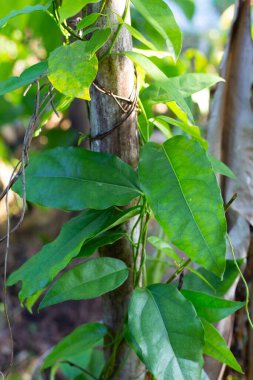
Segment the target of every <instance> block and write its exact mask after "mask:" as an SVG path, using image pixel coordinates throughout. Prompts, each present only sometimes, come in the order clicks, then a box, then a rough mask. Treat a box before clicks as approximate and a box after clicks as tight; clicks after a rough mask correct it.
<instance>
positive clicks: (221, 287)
mask: <svg viewBox="0 0 253 380" xmlns="http://www.w3.org/2000/svg"><path fill="white" fill-rule="evenodd" d="M237 262H238V265H239V266H241V264H242V263H243V260H238V261H237ZM197 271H198V272H199V273H200V274H201V275H202V276H204V277H205V279H206V280H207V281H208V282H209V283H210V284H211V285H212V287H213V288H214V290H212V289H211V288H210V287H209V286H207V285H206V284H205V283H204V282H203V281H202V280H201V279H200V278H199V277H196V276H195V274H193V273H187V274H186V275H185V276H184V283H183V289H188V290H195V291H198V292H204V293H208V294H212V295H216V296H218V297H223V296H224V295H225V294H226V293H227V291H228V290H229V289H230V287H231V286H232V285H233V283H234V282H235V279H236V278H237V277H238V270H237V268H236V266H235V263H234V260H226V269H225V273H224V276H223V280H222V281H221V279H220V278H219V277H217V276H215V275H214V274H213V273H211V272H209V271H207V270H206V269H204V268H198V269H197Z"/></svg>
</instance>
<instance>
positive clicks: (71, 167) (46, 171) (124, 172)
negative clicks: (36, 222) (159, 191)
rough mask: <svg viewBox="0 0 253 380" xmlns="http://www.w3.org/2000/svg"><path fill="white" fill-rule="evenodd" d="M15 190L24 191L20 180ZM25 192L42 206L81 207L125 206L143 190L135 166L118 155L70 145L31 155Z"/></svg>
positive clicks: (76, 208) (78, 208)
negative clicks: (133, 167)
mask: <svg viewBox="0 0 253 380" xmlns="http://www.w3.org/2000/svg"><path fill="white" fill-rule="evenodd" d="M45 189H46V191H45ZM14 191H16V192H17V193H19V194H21V193H22V185H21V180H19V181H18V182H17V183H16V184H15V186H14ZM26 195H27V199H28V200H29V201H31V202H33V203H37V204H39V205H42V206H46V207H54V208H62V209H65V210H82V209H84V208H94V209H106V208H108V207H111V206H114V205H118V206H123V205H126V204H128V203H129V202H130V201H131V200H132V199H134V198H135V197H137V196H140V195H141V191H140V190H139V184H138V178H137V175H136V173H135V172H134V170H133V169H132V168H131V167H130V166H128V165H127V164H126V163H125V162H123V161H121V160H120V159H119V158H118V157H116V156H113V155H111V154H108V153H97V152H91V151H88V150H85V149H83V148H72V147H70V148H56V149H52V150H48V151H44V152H40V153H39V154H37V155H36V156H34V157H32V158H31V160H30V163H29V166H28V168H27V169H26Z"/></svg>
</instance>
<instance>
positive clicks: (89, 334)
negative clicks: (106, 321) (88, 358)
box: [42, 323, 108, 369]
mask: <svg viewBox="0 0 253 380" xmlns="http://www.w3.org/2000/svg"><path fill="white" fill-rule="evenodd" d="M107 333H108V330H107V327H106V326H105V325H103V324H101V323H87V324H83V325H81V326H79V327H77V328H76V329H75V330H74V331H72V333H71V334H69V335H67V336H66V337H65V338H63V339H62V340H61V341H60V343H58V344H57V345H56V346H55V347H54V348H53V350H52V351H51V352H50V354H49V355H48V356H47V357H46V358H45V360H44V362H43V365H42V368H43V369H46V368H49V367H52V366H53V365H54V364H55V363H56V362H58V361H63V360H70V361H71V358H72V357H75V356H76V355H78V354H80V352H83V351H86V350H89V349H90V348H92V347H94V346H95V345H96V344H98V343H99V342H100V341H101V340H102V339H103V338H104V336H105V335H106V334H107Z"/></svg>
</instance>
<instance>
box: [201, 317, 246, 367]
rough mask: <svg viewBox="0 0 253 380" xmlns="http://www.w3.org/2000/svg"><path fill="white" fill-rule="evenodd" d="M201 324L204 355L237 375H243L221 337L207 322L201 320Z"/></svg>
mask: <svg viewBox="0 0 253 380" xmlns="http://www.w3.org/2000/svg"><path fill="white" fill-rule="evenodd" d="M201 322H202V325H203V327H204V330H205V345H204V351H203V352H204V354H206V355H208V356H211V357H213V358H215V359H216V360H219V361H220V362H222V363H225V364H227V365H228V366H229V367H231V368H233V369H234V370H236V371H237V372H239V373H243V371H242V369H241V367H240V364H239V363H238V362H237V360H236V358H235V357H234V355H233V354H232V352H231V351H230V349H229V347H228V346H227V343H226V341H225V339H224V338H223V336H222V335H220V333H219V332H218V331H217V330H216V328H215V327H214V326H213V325H211V324H210V323H208V322H207V321H205V320H203V319H202V320H201Z"/></svg>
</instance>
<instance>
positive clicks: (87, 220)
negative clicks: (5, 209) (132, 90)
mask: <svg viewBox="0 0 253 380" xmlns="http://www.w3.org/2000/svg"><path fill="white" fill-rule="evenodd" d="M98 2H99V0H78V1H71V0H62V1H53V0H51V1H47V0H45V1H43V2H40V5H39V4H36V5H32V6H30V5H29V6H26V4H25V3H23V2H22V6H24V8H23V9H20V10H18V11H13V2H12V0H11V2H10V4H9V5H8V6H7V5H6V4H4V13H7V12H6V10H7V11H10V10H11V12H10V13H9V14H7V15H6V16H5V17H4V18H2V19H0V28H1V27H3V26H5V25H6V24H7V23H8V25H7V27H6V28H4V29H3V31H4V32H3V33H5V34H4V36H5V37H4V41H5V42H7V43H8V44H9V43H10V42H12V41H13V39H14V37H13V36H15V33H14V32H15V25H14V24H15V19H14V18H15V17H16V16H18V15H22V14H23V15H27V18H26V19H25V21H24V20H23V23H26V22H27V21H28V20H30V22H29V28H30V33H31V36H32V37H31V38H32V39H34V41H37V39H38V37H39V38H40V37H41V41H42V43H43V44H44V48H45V51H43V52H42V55H41V57H43V58H41V62H39V63H37V64H35V65H33V66H31V67H29V68H28V69H26V70H25V71H23V73H22V74H21V75H20V76H19V77H17V76H11V75H16V74H15V70H14V67H15V65H16V63H17V62H18V60H19V59H20V57H21V58H22V59H26V57H27V56H29V54H30V50H29V49H30V48H27V50H25V51H24V50H22V49H23V47H22V49H21V45H22V43H21V42H20V41H18V39H17V40H16V41H15V49H16V50H17V51H19V54H16V56H15V58H10V57H12V55H11V54H10V53H8V51H7V53H6V52H5V51H4V52H2V50H1V49H0V59H1V60H3V62H4V64H3V68H2V67H1V73H0V78H1V80H3V81H2V82H1V83H0V95H4V100H3V102H2V104H1V106H0V111H1V112H3V113H4V115H5V117H6V114H7V111H8V113H9V114H10V116H9V115H8V116H7V119H6V120H5V119H4V116H3V120H5V122H9V121H10V120H11V121H12V120H13V119H15V118H16V117H17V116H18V115H20V114H22V113H23V114H24V116H26V115H27V113H32V112H33V111H32V105H33V98H32V96H33V94H34V93H33V94H30V92H29V95H28V98H27V100H25V101H26V102H27V105H26V108H24V104H25V103H22V104H23V106H22V107H23V108H22V107H21V109H19V108H18V107H17V104H19V102H20V99H21V92H20V93H18V92H16V93H12V91H14V90H16V89H18V88H21V87H23V86H28V85H30V84H32V83H34V81H36V80H40V79H41V78H42V77H43V83H46V84H48V85H50V83H51V84H52V85H53V87H54V96H55V97H54V106H55V108H56V109H57V111H59V112H64V111H66V110H67V109H68V107H69V105H70V103H71V101H72V99H73V98H81V99H84V100H90V87H91V86H92V83H93V81H94V79H95V78H96V75H97V72H98V67H99V64H100V60H99V58H98V55H97V52H98V51H99V49H100V48H101V47H103V46H104V44H105V43H106V42H107V41H108V39H109V38H110V37H111V38H112V46H114V45H113V44H114V42H115V40H116V38H117V37H118V34H119V32H120V30H121V28H122V27H125V28H127V30H128V31H129V33H130V34H131V35H132V36H133V38H134V41H135V42H137V49H136V50H135V51H122V52H120V53H118V54H119V55H124V56H125V57H128V58H129V59H131V60H132V61H133V63H134V65H135V67H136V70H137V78H138V88H140V96H139V99H138V104H139V107H140V115H139V120H138V122H139V130H140V135H141V140H142V141H141V142H142V145H143V146H142V150H141V158H140V162H139V168H138V171H137V172H136V171H135V170H134V169H133V168H131V167H130V166H129V165H127V164H126V163H125V162H123V161H121V160H120V159H119V158H118V157H116V156H114V155H111V154H108V153H95V152H91V151H87V150H85V149H83V148H74V147H68V145H71V142H70V140H71V141H74V140H72V136H71V134H70V133H71V130H70V131H68V132H67V133H66V134H65V135H64V136H63V135H62V134H59V133H58V132H59V131H57V130H50V131H47V133H46V136H47V138H49V144H48V147H50V146H51V147H52V146H53V147H54V146H57V145H58V146H59V145H62V146H63V147H61V148H56V149H52V150H44V151H40V152H37V153H36V154H35V155H33V156H32V157H31V160H30V161H29V165H28V167H27V169H26V172H25V184H26V198H27V200H28V201H30V202H32V203H35V204H38V205H42V206H45V207H53V208H60V209H63V210H69V211H82V212H81V213H80V214H79V215H78V216H76V217H74V218H72V219H71V220H70V221H68V222H67V223H65V224H64V225H63V227H62V229H61V231H60V233H59V235H58V237H57V238H56V239H55V240H54V241H52V242H50V243H49V244H47V245H45V246H44V247H43V248H42V249H41V250H40V251H39V252H38V253H37V254H35V255H34V256H33V257H32V258H31V259H29V260H28V261H27V262H26V263H25V264H23V265H22V266H21V267H20V268H19V269H18V270H16V271H15V272H14V273H12V274H11V275H10V277H9V279H8V285H9V286H11V285H14V284H16V283H18V282H21V290H20V294H19V296H20V301H21V303H22V304H24V305H25V306H26V307H27V308H28V310H31V309H32V307H33V306H34V304H35V303H36V302H37V301H38V298H39V297H41V295H42V293H43V292H44V291H45V290H46V291H47V293H46V294H45V296H44V298H43V300H42V302H41V304H40V308H45V307H47V306H50V305H53V304H56V303H60V302H63V301H67V300H81V299H89V298H94V297H99V296H101V295H103V294H105V293H107V292H110V291H112V290H114V289H116V288H118V287H119V286H121V285H122V284H123V283H124V281H126V279H127V278H128V274H129V272H131V276H129V280H130V279H132V277H133V286H134V287H135V290H134V293H133V295H132V297H131V300H130V306H129V310H128V320H127V316H126V318H125V320H123V321H122V331H119V332H118V336H116V337H115V338H116V339H114V340H113V341H112V342H111V344H112V347H111V349H112V352H113V355H115V354H116V352H117V350H118V347H119V346H120V343H121V341H122V340H123V339H125V338H126V337H127V339H128V341H129V344H130V346H131V347H132V349H133V350H134V351H135V352H136V353H137V355H138V356H139V358H140V360H142V361H143V363H144V364H145V366H146V367H147V369H148V370H149V371H150V372H151V373H152V375H153V376H154V377H155V378H156V379H157V380H168V379H177V380H200V379H204V378H206V375H205V374H204V372H203V369H202V367H203V354H207V355H210V356H212V357H214V358H215V359H217V360H219V361H221V362H223V363H225V364H227V365H229V366H231V367H232V368H233V369H235V370H236V371H238V372H240V373H241V372H242V370H241V368H240V366H239V364H238V363H237V361H236V359H235V358H234V356H233V354H232V353H231V351H230V350H229V348H228V347H227V345H226V343H225V341H224V339H223V337H221V336H220V335H219V333H218V331H216V329H215V328H214V327H213V326H212V325H211V323H215V322H217V321H219V320H221V319H223V318H225V317H227V316H228V315H230V314H232V313H234V312H235V311H236V310H238V309H239V308H241V307H242V306H243V305H244V303H241V302H233V301H228V300H226V299H223V298H222V297H223V296H224V295H225V294H226V292H227V291H228V290H229V288H230V287H231V285H232V284H233V282H234V281H235V279H236V277H237V275H238V270H237V268H236V266H235V264H234V262H232V261H229V260H227V261H226V260H225V253H226V244H225V236H226V219H225V213H224V205H223V201H222V198H221V192H220V189H219V186H218V183H217V180H216V177H215V174H216V173H219V174H222V175H226V176H229V177H231V178H234V179H235V176H234V174H233V173H232V171H231V170H230V169H229V168H228V167H227V166H226V165H225V164H223V163H222V162H221V161H219V160H217V159H216V158H215V157H213V156H211V155H210V154H209V153H208V151H207V150H208V143H207V141H206V140H205V138H204V137H203V136H202V133H201V128H199V126H198V125H197V122H195V121H194V116H195V114H196V112H195V110H194V107H193V104H192V99H191V96H192V95H193V94H195V93H196V92H199V91H201V90H203V89H206V88H209V87H211V86H213V85H215V84H216V83H218V82H220V81H222V79H221V78H220V77H218V76H217V75H213V74H204V72H207V71H208V68H207V66H208V65H207V63H208V62H207V60H206V58H205V57H204V56H203V54H201V53H199V52H197V51H194V50H193V49H188V50H187V51H186V52H185V53H184V57H183V59H182V61H180V60H178V61H177V62H175V60H176V59H178V55H179V53H180V50H181V47H182V33H181V31H180V28H179V27H178V25H177V22H176V20H175V18H174V16H173V14H172V12H171V10H170V8H169V6H168V5H167V4H166V2H165V1H163V0H147V1H142V0H132V5H133V7H131V12H132V15H134V22H133V26H132V25H130V23H129V22H128V20H127V18H126V17H125V15H126V14H127V9H126V11H125V12H124V15H116V16H117V18H116V20H117V19H118V31H116V33H115V32H113V35H112V36H111V34H112V30H113V31H114V30H115V29H114V28H115V25H111V24H110V20H109V17H107V16H109V15H108V14H107V7H106V6H105V5H106V3H105V2H104V1H102V2H101V5H100V6H99V11H97V12H96V13H93V14H88V12H87V10H86V11H85V12H83V14H84V15H85V16H84V18H83V19H82V20H81V21H78V23H77V25H76V28H73V29H72V27H71V26H70V24H69V23H67V21H66V20H67V19H68V18H70V17H72V16H74V15H75V14H77V13H78V12H80V11H81V10H82V9H83V8H85V7H86V6H87V4H89V3H98ZM129 4H130V1H128V2H127V6H128V7H129ZM176 4H177V5H178V6H180V7H181V8H182V10H183V11H184V13H185V15H186V16H187V17H188V18H189V19H190V18H192V16H193V14H194V10H195V7H194V2H193V0H184V1H181V0H180V1H177V2H176ZM35 11H40V12H41V13H39V12H35ZM30 14H31V15H30ZM36 15H37V16H36ZM38 15H40V18H39V16H38ZM24 17H25V16H24ZM31 17H32V19H31ZM36 17H37V18H36ZM102 18H103V19H102ZM12 19H14V20H12ZM17 19H18V20H19V19H22V17H20V18H17ZM11 20H12V21H11ZM48 20H50V22H49V21H48ZM101 20H104V21H105V20H106V21H105V25H104V27H103V28H101V27H100V25H101V24H103V22H101V23H100V21H101ZM9 21H10V22H9ZM44 22H45V25H44V26H43V31H41V28H40V27H38V25H41V24H44ZM47 23H48V25H49V24H50V28H48V30H50V31H53V32H52V34H53V36H51V35H50V36H48V35H46V34H47V33H46V32H45V31H44V30H46V29H47ZM50 33H51V32H50ZM54 33H55V34H54ZM87 35H89V38H87ZM24 36H25V35H22V38H24ZM52 37H54V38H52ZM62 38H64V43H63V44H62V46H61V40H62ZM70 41H71V43H70ZM0 42H1V40H0ZM31 45H32V44H31ZM59 45H60V46H59ZM6 46H7V45H6ZM8 46H9V45H8ZM8 48H9V47H8ZM12 48H13V46H12ZM15 49H14V50H15ZM7 50H8V49H7ZM10 50H11V49H10ZM111 50H112V49H109V50H108V51H106V52H105V54H104V55H103V57H102V59H104V58H106V57H108V56H109V55H110V54H115V53H112V51H111ZM8 54H9V55H8ZM33 54H34V55H33V57H36V60H35V62H37V61H38V56H39V54H38V52H37V51H36V52H33ZM173 60H174V61H173ZM185 61H187V63H185ZM193 61H194V62H195V66H196V71H197V73H192V72H190V71H191V70H192V62H193ZM27 66H28V64H27V62H26V64H25V67H27ZM187 70H188V71H187ZM7 77H9V79H5V78H7ZM47 80H48V81H49V82H47ZM108 90H110V89H108ZM32 91H33V89H32V90H31V92H32ZM106 96H107V95H106ZM12 103H13V104H12ZM161 103H162V104H163V105H164V106H165V107H166V110H167V112H163V113H161V112H160V111H159V112H158V111H157V108H158V107H157V105H160V104H161ZM10 106H11V107H12V108H11V112H9V107H10ZM6 110H7V111H6ZM25 110H26V111H25ZM51 114H52V110H49V109H48V107H47V108H46V110H45V112H44V113H43V114H42V115H40V120H39V122H38V124H37V127H38V128H37V131H36V133H37V134H39V132H40V131H41V129H42V127H43V126H44V124H45V123H46V122H47V120H48V119H49V118H50V116H51ZM193 115H194V116H193ZM8 118H10V119H8ZM156 128H157V129H159V130H160V131H161V132H162V134H163V135H164V136H165V138H166V142H164V143H163V144H157V143H153V142H150V141H149V140H150V138H151V137H152V133H153V132H154V131H155V130H156ZM64 132H65V131H64ZM118 133H120V129H119V132H118ZM174 134H175V135H176V134H181V136H174ZM68 139H69V141H67V140H68ZM56 140H57V142H56ZM1 141H2V140H1V139H0V142H1ZM1 152H2V156H4V158H5V159H8V157H9V152H8V151H6V150H5V149H4V147H3V149H2V146H1ZM1 152H0V154H1ZM14 190H15V191H16V192H17V193H18V194H20V195H22V192H23V189H22V181H21V179H19V180H18V181H17V183H16V184H15V186H14ZM132 201H134V202H138V205H137V206H134V207H129V204H131V202H132ZM135 204H136V203H135ZM117 206H120V207H123V209H119V208H118V207H117ZM152 213H153V214H154V217H155V218H156V220H157V222H158V223H159V224H160V227H161V231H160V232H159V236H151V237H149V239H148V238H147V232H148V223H149V219H150V218H151V215H152ZM136 216H137V220H136V223H135V224H134V227H133V229H132V231H131V232H130V233H127V232H126V231H125V226H124V223H128V222H129V221H130V219H131V218H133V217H136ZM137 222H139V225H140V234H139V238H138V241H137V242H136V241H135V240H134V236H135V235H136V232H137V228H136V226H137V224H138V223H137ZM121 238H124V239H128V240H129V242H127V243H129V244H130V245H131V246H132V250H133V260H134V268H128V267H127V266H126V264H125V263H124V262H123V261H120V260H119V259H116V258H108V257H104V258H101V257H100V258H95V259H90V258H89V257H90V256H91V255H92V254H93V253H94V252H96V250H97V249H99V248H100V247H103V246H104V245H109V244H110V245H112V244H114V243H115V242H117V241H118V240H119V239H121ZM166 239H167V240H166ZM147 241H148V242H149V243H150V244H152V245H153V247H154V248H155V250H156V251H155V252H154V253H152V254H151V255H147V252H146V243H147ZM178 249H180V250H181V251H183V253H184V255H181V253H180V252H179V250H178ZM147 256H148V259H149V260H150V261H151V262H152V265H151V266H150V268H149V270H152V274H151V275H150V274H149V273H147V275H146V268H147V267H148V266H147V261H146V259H147ZM77 258H78V259H79V261H78V264H77V265H73V264H75V261H74V260H75V259H77ZM83 258H88V260H87V261H85V262H81V263H80V259H83ZM138 258H140V269H138V270H137V268H136V262H137V261H138V260H139V259H138ZM136 260H137V261H136ZM191 262H192V263H191ZM69 264H71V269H69V268H68V265H69ZM193 264H198V265H200V267H197V269H196V266H195V265H193ZM240 264H241V262H239V265H240ZM186 268H187V273H186V274H185V276H184V280H183V283H182V284H180V286H181V285H182V290H181V291H180V290H178V289H177V288H176V286H175V285H177V281H174V280H175V279H177V277H178V276H179V275H180V274H181V273H182V272H183V271H184V269H186ZM63 270H64V273H61V272H62V271H63ZM172 270H173V271H174V272H173V273H172V274H171V273H170V271H172ZM132 271H133V273H132ZM58 274H60V276H59V278H57V279H55V278H56V276H57V275H58ZM168 274H170V277H169V279H168V280H167V281H166V284H164V283H161V282H162V281H164V278H165V276H167V275H168ZM139 278H142V279H143V287H142V288H138V287H136V285H137V283H138V279H139ZM157 280H158V281H159V282H160V283H159V284H155V285H150V284H151V283H152V281H157ZM53 281H54V282H53ZM170 283H171V284H170ZM123 302H125V301H124V300H123ZM126 331H127V333H126ZM107 333H108V328H107V326H105V325H102V324H98V323H91V324H85V325H82V326H79V327H78V328H77V329H76V330H74V331H73V332H72V333H71V334H70V335H68V336H67V337H65V338H64V339H63V340H62V341H61V342H59V343H58V344H57V345H56V346H55V347H54V349H53V350H52V351H51V352H50V354H49V355H48V356H47V358H46V359H45V360H44V362H43V366H42V368H43V369H46V368H49V367H51V378H52V379H53V378H54V376H55V374H56V372H57V371H58V370H59V369H60V370H61V371H62V373H63V374H64V375H65V376H67V377H68V378H70V379H72V378H73V379H75V380H84V379H86V375H85V374H84V372H85V371H88V373H90V374H91V377H92V376H93V377H94V376H95V378H96V377H99V376H100V373H101V370H102V368H101V366H102V365H105V368H107V366H108V364H109V365H110V364H111V362H110V360H111V359H113V358H110V360H109V362H105V363H104V362H103V361H101V363H100V365H97V363H96V365H95V367H97V368H96V369H94V368H93V367H94V365H93V366H92V365H91V362H92V358H93V361H94V360H95V361H96V360H97V359H96V358H97V357H98V356H97V355H96V350H94V347H96V346H97V345H98V344H101V345H102V340H103V338H105V336H106V335H107ZM92 350H93V351H92ZM113 355H112V356H113ZM100 356H101V352H100ZM100 356H99V360H100V359H101V358H100ZM94 358H95V359H94ZM64 361H67V362H68V361H70V362H72V363H74V365H76V366H77V367H78V366H79V367H78V368H72V367H71V365H70V364H68V363H63V362H64ZM82 366H84V367H83V369H84V371H81V370H80V368H81V369H82ZM88 378H90V375H89V374H87V379H88Z"/></svg>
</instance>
